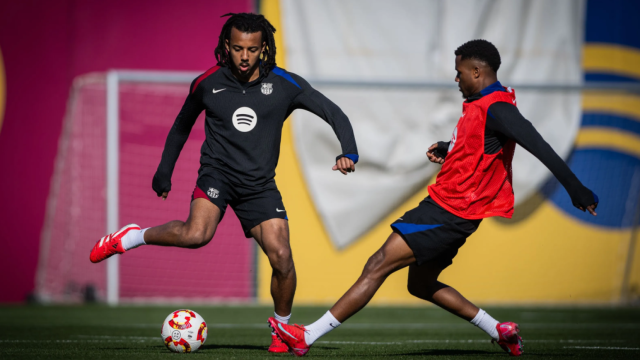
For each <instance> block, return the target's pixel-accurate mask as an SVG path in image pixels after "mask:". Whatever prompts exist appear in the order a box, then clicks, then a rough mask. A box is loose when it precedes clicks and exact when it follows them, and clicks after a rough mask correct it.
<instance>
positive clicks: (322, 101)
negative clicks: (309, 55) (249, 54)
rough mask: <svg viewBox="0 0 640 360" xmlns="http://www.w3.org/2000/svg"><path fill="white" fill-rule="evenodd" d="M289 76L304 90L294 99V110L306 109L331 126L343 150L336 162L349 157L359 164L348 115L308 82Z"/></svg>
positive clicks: (294, 75) (298, 77) (295, 76)
mask: <svg viewBox="0 0 640 360" xmlns="http://www.w3.org/2000/svg"><path fill="white" fill-rule="evenodd" d="M289 74H290V75H291V77H292V78H293V79H295V81H296V82H297V83H298V84H299V85H300V87H301V90H302V91H300V92H299V93H298V94H297V95H296V97H295V98H294V99H293V104H292V105H293V109H304V110H307V111H309V112H312V113H314V114H316V115H317V116H319V117H321V118H322V119H323V120H324V121H326V122H327V123H328V124H329V125H331V127H332V128H333V132H334V133H335V134H336V136H337V137H338V140H339V141H340V146H341V148H342V154H340V155H339V156H338V157H337V158H336V160H337V159H339V158H341V157H348V158H349V159H351V160H353V162H354V163H356V162H358V147H357V146H356V138H355V136H354V134H353V128H352V127H351V122H349V118H348V117H347V115H345V114H344V112H342V110H341V109H340V108H339V107H338V105H336V104H334V103H333V102H332V101H331V100H329V99H327V98H326V97H325V96H324V95H322V94H321V93H320V92H319V91H317V90H315V89H314V88H312V87H311V85H309V83H308V82H307V81H306V80H304V79H303V78H301V77H300V76H298V75H296V74H293V73H289Z"/></svg>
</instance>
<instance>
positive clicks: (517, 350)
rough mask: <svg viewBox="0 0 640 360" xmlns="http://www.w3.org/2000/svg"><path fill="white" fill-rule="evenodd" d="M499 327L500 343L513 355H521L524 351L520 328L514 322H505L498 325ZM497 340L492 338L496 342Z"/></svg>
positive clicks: (503, 348)
mask: <svg viewBox="0 0 640 360" xmlns="http://www.w3.org/2000/svg"><path fill="white" fill-rule="evenodd" d="M496 329H498V336H499V338H498V341H497V343H498V345H500V347H501V348H502V350H504V351H506V352H507V353H508V354H509V355H511V356H520V355H522V353H523V352H524V350H523V347H524V345H523V344H522V338H521V337H520V335H518V333H519V332H520V329H519V328H518V324H516V323H514V322H503V323H500V324H498V325H496ZM494 341H495V340H492V342H494Z"/></svg>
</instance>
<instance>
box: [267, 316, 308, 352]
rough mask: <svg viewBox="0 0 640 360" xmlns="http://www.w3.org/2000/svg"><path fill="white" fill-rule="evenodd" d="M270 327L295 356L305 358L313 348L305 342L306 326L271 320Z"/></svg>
mask: <svg viewBox="0 0 640 360" xmlns="http://www.w3.org/2000/svg"><path fill="white" fill-rule="evenodd" d="M269 326H271V328H272V329H273V331H275V332H276V334H277V335H278V337H279V338H280V339H281V340H282V342H284V343H285V344H286V345H287V347H288V348H289V350H288V351H289V352H290V353H292V354H293V355H295V356H304V355H305V354H306V353H307V352H308V351H309V348H311V346H309V345H307V343H306V341H305V340H304V335H305V334H304V331H305V328H304V325H302V326H301V325H297V324H296V325H287V324H283V323H281V322H280V321H278V320H276V319H275V318H272V317H270V318H269Z"/></svg>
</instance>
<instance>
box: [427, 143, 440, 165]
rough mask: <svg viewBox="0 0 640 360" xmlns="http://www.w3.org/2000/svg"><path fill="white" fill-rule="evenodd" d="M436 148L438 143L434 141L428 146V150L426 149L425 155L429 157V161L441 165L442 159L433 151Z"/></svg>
mask: <svg viewBox="0 0 640 360" xmlns="http://www.w3.org/2000/svg"><path fill="white" fill-rule="evenodd" d="M437 148H438V143H435V144H433V145H431V146H429V150H427V157H428V158H429V161H431V162H432V163H436V164H440V165H442V164H444V159H443V158H441V157H439V156H437V155H436V154H434V153H433V151H434V150H435V149H437Z"/></svg>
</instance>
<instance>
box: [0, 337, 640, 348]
mask: <svg viewBox="0 0 640 360" xmlns="http://www.w3.org/2000/svg"><path fill="white" fill-rule="evenodd" d="M75 337H79V338H83V339H69V340H62V339H60V340H33V339H29V340H25V339H16V340H0V343H61V344H66V343H144V342H158V343H161V342H162V339H161V338H160V336H157V337H156V336H108V335H95V336H93V335H78V336H75ZM621 342H624V340H525V343H559V344H578V343H583V344H589V343H621ZM317 343H318V344H356V345H403V344H416V343H428V344H465V343H466V344H473V343H487V344H488V343H490V341H489V340H486V339H455V340H448V339H440V340H435V339H433V340H431V339H422V340H403V341H317ZM564 348H566V349H624V350H640V349H639V348H617V347H588V346H565V347H564Z"/></svg>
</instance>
